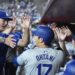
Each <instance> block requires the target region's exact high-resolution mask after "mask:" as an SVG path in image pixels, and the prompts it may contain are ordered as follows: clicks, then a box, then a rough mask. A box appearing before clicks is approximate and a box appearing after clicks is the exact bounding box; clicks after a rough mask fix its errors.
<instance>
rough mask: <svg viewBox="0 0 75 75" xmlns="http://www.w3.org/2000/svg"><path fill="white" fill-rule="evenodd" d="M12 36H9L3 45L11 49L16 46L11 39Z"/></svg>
mask: <svg viewBox="0 0 75 75" xmlns="http://www.w3.org/2000/svg"><path fill="white" fill-rule="evenodd" d="M13 36H14V35H9V36H8V37H7V38H6V39H5V42H4V43H5V44H6V45H8V46H10V47H11V48H14V47H15V46H16V43H15V41H16V40H15V39H13Z"/></svg>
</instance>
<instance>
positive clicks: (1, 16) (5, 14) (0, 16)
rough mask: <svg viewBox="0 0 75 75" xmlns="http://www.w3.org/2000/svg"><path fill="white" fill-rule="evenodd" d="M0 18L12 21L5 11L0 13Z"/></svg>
mask: <svg viewBox="0 0 75 75" xmlns="http://www.w3.org/2000/svg"><path fill="white" fill-rule="evenodd" d="M0 18H1V19H4V20H12V18H11V17H10V16H8V14H7V13H6V12H5V11H0Z"/></svg>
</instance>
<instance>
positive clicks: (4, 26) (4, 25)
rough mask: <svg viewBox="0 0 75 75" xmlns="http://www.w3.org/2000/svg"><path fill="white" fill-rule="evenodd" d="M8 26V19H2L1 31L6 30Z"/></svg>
mask: <svg viewBox="0 0 75 75" xmlns="http://www.w3.org/2000/svg"><path fill="white" fill-rule="evenodd" d="M6 26H7V21H5V20H4V19H0V32H2V31H4V30H5V28H6Z"/></svg>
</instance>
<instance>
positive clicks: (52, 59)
mask: <svg viewBox="0 0 75 75" xmlns="http://www.w3.org/2000/svg"><path fill="white" fill-rule="evenodd" d="M53 38H54V33H53V31H52V30H51V29H50V28H49V27H47V26H44V25H43V26H42V25H41V26H38V27H37V29H36V31H35V33H34V36H33V39H34V42H35V43H36V47H35V48H34V49H29V50H26V51H24V52H23V53H22V54H21V55H20V56H18V57H17V58H15V60H14V63H15V64H16V65H17V66H18V65H19V66H23V68H24V75H55V73H56V72H58V70H59V67H60V65H61V63H62V61H63V57H64V54H63V52H62V51H60V50H54V49H52V48H50V44H51V41H52V40H53Z"/></svg>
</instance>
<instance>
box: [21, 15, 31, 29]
mask: <svg viewBox="0 0 75 75" xmlns="http://www.w3.org/2000/svg"><path fill="white" fill-rule="evenodd" d="M30 19H31V18H30V16H24V17H23V18H22V24H21V26H22V28H29V27H30Z"/></svg>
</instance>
